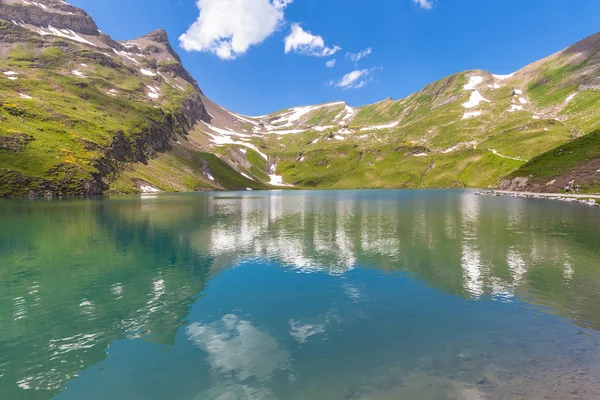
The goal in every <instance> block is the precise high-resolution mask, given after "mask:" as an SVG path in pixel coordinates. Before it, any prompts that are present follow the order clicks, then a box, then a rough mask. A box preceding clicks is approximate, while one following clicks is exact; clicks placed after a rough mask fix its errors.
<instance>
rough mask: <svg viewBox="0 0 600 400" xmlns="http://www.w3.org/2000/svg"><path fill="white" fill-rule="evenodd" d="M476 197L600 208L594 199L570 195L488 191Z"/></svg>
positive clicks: (599, 204)
mask: <svg viewBox="0 0 600 400" xmlns="http://www.w3.org/2000/svg"><path fill="white" fill-rule="evenodd" d="M475 195H476V196H493V197H516V198H522V199H545V200H556V201H563V202H566V203H577V204H583V205H586V206H590V207H600V203H599V202H598V201H596V200H594V199H593V198H585V196H582V197H571V196H568V195H565V196H561V195H544V194H542V193H524V192H512V193H511V192H497V191H495V190H486V191H479V192H475Z"/></svg>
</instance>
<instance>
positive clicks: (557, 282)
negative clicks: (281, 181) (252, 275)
mask: <svg viewBox="0 0 600 400" xmlns="http://www.w3.org/2000/svg"><path fill="white" fill-rule="evenodd" d="M374 193H375V194H376V195H374ZM563 206H564V207H563ZM2 207H3V208H2V209H0V215H1V216H2V220H3V221H8V222H7V224H8V225H7V227H6V229H2V231H0V259H1V260H2V269H0V276H2V280H1V283H0V285H1V286H0V388H1V389H0V397H2V398H11V397H15V396H13V395H14V394H15V393H17V391H19V390H20V389H19V387H21V388H35V389H40V390H42V391H50V392H56V391H57V390H58V389H59V388H61V387H62V386H63V385H64V384H65V383H66V382H68V381H69V380H70V379H72V378H73V377H74V376H76V375H77V373H78V371H79V370H82V369H85V368H87V367H89V366H91V365H94V364H96V363H98V362H99V361H101V360H102V359H104V358H105V357H106V353H105V351H106V349H107V348H108V346H109V345H110V343H111V342H113V341H115V340H119V339H122V338H132V337H146V338H149V340H152V341H155V342H157V343H162V344H167V345H170V344H172V343H173V341H174V336H175V333H176V332H177V330H178V329H179V328H180V327H181V326H182V325H183V324H185V318H186V315H187V313H188V308H189V306H190V304H191V303H192V302H193V301H194V300H195V299H196V298H197V297H196V296H198V294H199V293H201V292H202V290H203V288H204V284H205V282H206V280H207V279H208V276H210V275H211V274H214V273H217V272H218V271H220V270H222V269H224V268H230V267H232V266H235V265H238V264H239V263H241V262H244V261H247V260H249V259H265V260H269V262H275V263H277V264H281V265H283V266H286V267H289V268H292V269H293V270H296V271H298V272H324V273H328V274H332V275H342V274H344V273H346V272H348V271H349V270H351V269H353V268H355V267H357V266H361V267H363V268H365V267H366V268H374V269H380V270H385V271H392V272H398V271H401V272H408V273H410V274H412V275H414V276H417V277H418V278H420V279H422V280H424V281H426V282H428V284H429V285H431V286H434V287H438V288H441V289H443V290H445V291H447V292H450V293H453V294H456V295H461V296H467V297H469V298H472V299H480V298H491V299H494V300H499V301H511V299H512V298H513V297H514V296H516V295H519V296H522V297H526V298H529V299H530V301H532V302H534V303H536V304H540V305H545V306H549V307H551V308H552V309H554V310H555V311H556V312H558V313H561V314H563V315H567V316H569V317H571V318H574V319H575V320H577V321H579V322H589V323H591V324H592V325H593V326H594V327H595V328H596V329H600V317H599V315H600V305H598V304H597V302H594V301H593V299H595V296H596V293H597V291H598V288H599V287H600V279H599V273H600V271H598V268H597V260H598V256H599V255H598V248H597V243H600V233H599V232H598V230H597V226H598V224H599V222H600V218H599V217H598V215H597V213H596V214H593V213H592V211H593V210H592V211H588V210H587V209H579V208H574V207H571V206H568V205H562V204H560V205H555V204H546V203H543V204H539V203H535V202H531V201H519V200H514V199H510V200H507V199H493V198H492V199H490V198H479V197H476V196H472V195H471V194H468V193H459V195H457V193H456V192H452V191H450V192H448V191H427V192H421V191H415V192H398V191H378V192H317V193H315V192H313V193H309V194H304V193H301V192H296V193H281V192H279V193H277V192H275V193H270V194H266V195H260V194H244V195H240V196H231V195H224V194H216V195H197V196H190V195H182V196H158V197H154V198H141V199H130V200H111V201H98V202H91V201H90V202H72V203H64V204H61V203H48V204H45V203H30V204H25V205H23V204H22V203H18V202H15V203H4V204H2ZM547 207H562V208H560V211H561V212H560V213H551V212H549V210H548V209H546V208H547ZM588 212H589V215H588V214H585V216H584V217H583V218H582V213H588ZM542 216H543V217H542ZM573 221H577V223H578V224H579V225H578V226H577V229H575V228H574V227H573ZM346 286H347V287H346ZM346 286H345V287H344V290H345V291H346V292H347V295H348V296H349V297H350V298H354V299H356V300H357V301H358V300H359V299H360V292H359V291H358V290H357V289H356V288H353V287H351V286H350V285H346ZM218 324H220V325H218V326H216V325H207V326H202V325H197V324H195V325H191V326H189V327H188V328H187V333H188V336H189V337H191V338H193V339H194V340H195V342H196V343H197V344H198V346H199V347H201V348H203V349H206V352H207V354H209V360H211V362H214V363H215V366H216V367H215V368H220V369H221V370H223V369H227V368H229V367H228V364H227V363H226V362H225V361H227V355H228V354H229V353H227V352H228V351H230V352H233V354H237V353H236V351H238V350H239V349H238V347H239V346H237V347H236V343H246V342H247V341H250V342H251V343H255V342H256V343H257V346H258V347H256V348H257V349H258V350H261V349H262V350H264V351H269V352H275V353H276V352H277V351H279V350H278V349H277V348H275V347H273V346H275V345H276V344H274V343H270V342H269V337H268V335H267V334H266V333H264V332H262V331H260V330H258V329H257V328H254V327H253V326H252V325H251V324H250V323H249V322H247V321H245V320H243V319H240V318H239V317H236V316H229V317H228V318H226V319H224V320H223V321H220V322H218ZM289 325H290V332H291V333H293V335H292V336H293V337H294V338H296V340H297V341H298V342H299V343H302V342H303V341H304V340H306V337H308V336H310V335H316V334H320V333H322V330H323V328H322V326H321V325H319V324H312V325H306V324H304V325H303V324H301V323H300V322H298V321H295V320H290V321H289ZM213 331H214V332H217V331H218V332H217V333H218V335H216V336H217V338H220V340H221V342H222V343H220V344H219V343H216V345H219V346H221V345H223V346H225V347H218V346H217V347H214V346H213V345H215V342H214V341H213V339H211V338H213V337H215V335H214V334H212V333H211V332H213ZM214 332H213V333H214ZM223 332H224V333H223ZM307 335H308V336H307ZM261 346H262V347H261ZM215 348H217V349H220V350H218V351H213V350H214V349H215ZM28 354H35V357H34V356H31V357H30V356H28ZM242 358H243V357H242ZM286 358H287V355H286V354H283V353H282V354H281V355H280V357H276V359H275V361H274V362H275V364H273V365H268V366H262V365H236V366H235V368H230V369H232V370H234V369H235V371H249V370H251V371H253V372H252V374H254V377H255V378H257V379H261V376H259V375H260V374H262V372H261V371H263V367H264V370H265V371H267V372H268V373H272V372H274V371H275V370H282V369H285V368H286V361H285V360H286ZM42 365H43V367H42ZM49 365H52V367H51V368H48V366H49ZM267 372H265V373H267ZM256 374H259V375H256ZM242 378H243V377H239V379H238V380H237V381H236V382H237V383H236V384H238V383H239V384H240V385H242V383H241V382H242V381H243V379H242ZM228 384H230V382H229V383H228ZM240 388H241V389H242V387H241V386H240ZM241 389H240V390H241ZM27 393H30V394H31V398H40V397H42V398H44V397H47V396H45V395H40V394H39V393H37V394H36V392H35V391H27ZM41 393H43V392H41ZM46 393H48V392H46ZM19 394H20V395H22V392H20V393H19Z"/></svg>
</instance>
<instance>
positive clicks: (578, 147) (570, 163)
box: [510, 130, 600, 192]
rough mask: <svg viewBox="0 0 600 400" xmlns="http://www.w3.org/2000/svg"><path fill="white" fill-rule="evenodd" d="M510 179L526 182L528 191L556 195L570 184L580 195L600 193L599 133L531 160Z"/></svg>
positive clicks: (511, 175) (581, 138)
mask: <svg viewBox="0 0 600 400" xmlns="http://www.w3.org/2000/svg"><path fill="white" fill-rule="evenodd" d="M510 178H511V179H515V178H527V180H528V181H527V184H526V186H524V187H525V188H526V189H528V190H541V191H560V190H562V188H563V187H564V186H566V185H567V184H568V183H569V182H571V181H572V180H574V181H575V182H576V183H578V184H579V185H581V186H582V189H583V191H584V192H600V130H597V131H594V132H592V133H590V134H588V135H585V136H582V137H580V138H578V139H575V140H573V141H571V142H569V143H565V144H564V145H562V146H559V147H556V148H554V149H552V150H550V151H548V152H545V153H543V154H541V155H539V156H537V157H534V158H533V159H531V160H530V161H529V162H528V163H526V164H524V165H523V166H521V167H520V168H519V169H517V170H516V171H514V172H513V173H511V174H510Z"/></svg>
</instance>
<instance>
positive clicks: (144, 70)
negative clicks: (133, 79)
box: [140, 68, 156, 76]
mask: <svg viewBox="0 0 600 400" xmlns="http://www.w3.org/2000/svg"><path fill="white" fill-rule="evenodd" d="M140 72H141V73H142V74H144V75H146V76H156V74H155V73H154V72H152V71H150V70H148V69H144V68H142V69H140Z"/></svg>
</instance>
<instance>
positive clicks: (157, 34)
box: [141, 29, 169, 44]
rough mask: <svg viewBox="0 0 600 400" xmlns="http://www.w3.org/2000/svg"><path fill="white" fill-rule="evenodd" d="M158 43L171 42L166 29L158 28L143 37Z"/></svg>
mask: <svg viewBox="0 0 600 400" xmlns="http://www.w3.org/2000/svg"><path fill="white" fill-rule="evenodd" d="M141 38H142V39H147V40H151V41H153V42H156V43H162V44H169V34H168V33H167V31H165V30H164V29H156V30H153V31H152V32H150V33H148V34H147V35H144V36H142V37H141Z"/></svg>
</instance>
